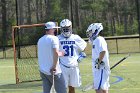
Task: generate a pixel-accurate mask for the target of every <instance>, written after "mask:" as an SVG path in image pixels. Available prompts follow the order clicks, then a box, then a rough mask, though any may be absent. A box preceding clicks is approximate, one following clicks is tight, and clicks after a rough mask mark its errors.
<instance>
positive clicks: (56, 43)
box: [52, 36, 59, 49]
mask: <svg viewBox="0 0 140 93" xmlns="http://www.w3.org/2000/svg"><path fill="white" fill-rule="evenodd" d="M52 43H53V48H57V49H59V40H58V37H56V36H54V37H53V39H52Z"/></svg>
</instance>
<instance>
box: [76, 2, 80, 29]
mask: <svg viewBox="0 0 140 93" xmlns="http://www.w3.org/2000/svg"><path fill="white" fill-rule="evenodd" d="M75 23H76V26H78V27H80V15H79V0H75Z"/></svg>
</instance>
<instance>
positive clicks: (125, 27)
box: [124, 14, 128, 35]
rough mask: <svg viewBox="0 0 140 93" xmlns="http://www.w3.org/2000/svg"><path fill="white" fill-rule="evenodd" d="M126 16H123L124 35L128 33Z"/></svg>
mask: <svg viewBox="0 0 140 93" xmlns="http://www.w3.org/2000/svg"><path fill="white" fill-rule="evenodd" d="M127 30H128V29H127V15H126V14H125V15H124V34H125V35H127V34H128V31H127Z"/></svg>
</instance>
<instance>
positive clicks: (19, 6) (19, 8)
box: [18, 0, 24, 25]
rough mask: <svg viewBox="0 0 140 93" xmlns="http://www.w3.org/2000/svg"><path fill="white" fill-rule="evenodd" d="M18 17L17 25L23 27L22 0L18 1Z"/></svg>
mask: <svg viewBox="0 0 140 93" xmlns="http://www.w3.org/2000/svg"><path fill="white" fill-rule="evenodd" d="M18 11H19V12H18V13H19V14H18V15H19V18H18V19H19V20H18V21H19V22H18V23H19V25H23V24H24V11H23V0H18Z"/></svg>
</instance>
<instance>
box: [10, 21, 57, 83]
mask: <svg viewBox="0 0 140 93" xmlns="http://www.w3.org/2000/svg"><path fill="white" fill-rule="evenodd" d="M56 25H58V23H57V22H56ZM44 26H45V23H40V24H31V25H19V26H12V44H13V51H14V66H15V78H16V83H20V82H30V81H38V80H41V78H40V73H39V68H38V58H37V41H38V39H39V38H40V37H41V36H43V34H45V31H44V30H45V29H44ZM56 32H57V33H58V29H57V30H56Z"/></svg>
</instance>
